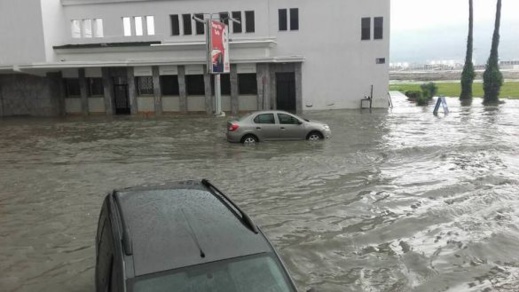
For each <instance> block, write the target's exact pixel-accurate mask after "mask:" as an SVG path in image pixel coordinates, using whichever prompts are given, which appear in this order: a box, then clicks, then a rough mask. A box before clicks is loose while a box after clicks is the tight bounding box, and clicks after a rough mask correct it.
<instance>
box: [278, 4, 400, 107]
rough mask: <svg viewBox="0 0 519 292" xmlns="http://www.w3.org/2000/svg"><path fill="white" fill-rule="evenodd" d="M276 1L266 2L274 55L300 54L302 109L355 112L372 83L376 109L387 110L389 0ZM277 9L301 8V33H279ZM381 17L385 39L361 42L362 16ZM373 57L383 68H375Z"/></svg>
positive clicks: (378, 66) (376, 66) (367, 93)
mask: <svg viewBox="0 0 519 292" xmlns="http://www.w3.org/2000/svg"><path fill="white" fill-rule="evenodd" d="M325 2H326V5H324V3H323V2H322V1H314V0H279V1H271V2H270V15H271V21H270V24H269V30H270V32H271V33H272V36H275V37H276V40H277V43H278V45H277V46H276V47H275V48H274V49H273V54H275V55H302V56H304V57H305V61H304V62H303V67H302V74H303V76H302V80H303V105H304V108H303V110H308V109H310V108H308V107H306V106H305V105H312V106H313V107H312V108H311V109H326V108H334V107H335V108H358V107H359V106H360V99H361V98H362V97H363V96H365V95H369V94H370V89H371V84H373V85H374V97H375V99H374V106H375V105H376V106H383V107H387V90H388V89H387V86H388V83H389V75H388V70H389V67H388V66H389V36H390V13H389V12H390V1H386V0H370V1H366V0H348V1H344V0H327V1H325ZM280 8H299V19H300V22H299V31H278V21H277V12H278V9H280ZM379 16H381V17H384V32H383V33H384V38H383V40H373V23H372V25H371V29H372V33H371V36H372V37H371V38H372V39H371V40H370V41H362V40H361V18H362V17H371V18H372V22H373V17H379ZM376 58H385V59H386V64H383V65H377V64H376V62H375V60H376Z"/></svg>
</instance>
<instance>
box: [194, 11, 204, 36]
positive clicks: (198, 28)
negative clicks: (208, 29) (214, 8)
mask: <svg viewBox="0 0 519 292" xmlns="http://www.w3.org/2000/svg"><path fill="white" fill-rule="evenodd" d="M193 15H194V16H195V17H197V18H200V19H204V14H203V13H196V14H193ZM195 34H197V35H203V34H205V24H204V23H203V22H198V21H195Z"/></svg>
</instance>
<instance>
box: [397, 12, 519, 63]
mask: <svg viewBox="0 0 519 292" xmlns="http://www.w3.org/2000/svg"><path fill="white" fill-rule="evenodd" d="M493 30H494V24H493V23H485V24H475V25H474V60H475V61H476V63H477V64H484V63H486V60H487V58H488V55H489V53H490V44H491V42H492V33H493ZM500 35H501V42H500V45H499V57H500V59H501V60H519V21H516V22H514V23H503V24H502V27H501V33H500ZM466 39H467V27H466V26H464V27H458V26H452V27H437V28H432V29H428V30H426V31H420V32H417V31H412V32H411V31H410V32H392V34H391V62H392V63H396V62H409V63H420V64H421V63H426V62H428V61H431V60H460V61H462V60H464V59H465V50H466Z"/></svg>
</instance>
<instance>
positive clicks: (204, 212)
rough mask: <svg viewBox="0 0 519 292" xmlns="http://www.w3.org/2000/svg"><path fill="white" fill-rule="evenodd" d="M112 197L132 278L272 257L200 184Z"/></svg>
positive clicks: (228, 208) (230, 210)
mask: <svg viewBox="0 0 519 292" xmlns="http://www.w3.org/2000/svg"><path fill="white" fill-rule="evenodd" d="M114 195H115V196H116V201H118V204H119V206H120V212H121V215H122V216H121V217H122V218H123V219H122V220H123V221H124V224H123V228H125V230H127V232H128V233H129V235H128V239H129V240H131V253H132V255H133V263H134V270H135V275H136V276H140V275H145V274H150V273H155V272H160V271H167V270H172V269H176V268H181V267H186V266H191V265H197V264H203V263H208V262H213V261H218V260H223V259H227V258H234V257H240V256H245V255H251V254H257V253H262V252H269V251H271V247H270V244H269V243H268V241H267V240H266V239H265V238H264V236H263V235H262V234H261V233H255V232H253V231H252V230H251V229H250V226H247V224H244V222H243V220H242V219H241V217H240V216H239V212H238V211H237V210H239V209H236V208H234V207H233V206H232V205H231V204H229V203H228V202H227V201H226V200H225V199H223V198H222V197H221V196H220V195H219V194H218V193H216V192H214V191H213V190H211V189H209V188H208V187H207V186H205V185H203V184H201V183H198V182H192V181H190V182H183V183H182V182H181V183H174V184H168V185H161V186H148V187H136V188H129V189H124V190H121V191H116V192H114ZM245 216H246V215H245ZM254 226H255V225H254ZM254 228H256V227H254ZM123 241H124V239H123ZM123 244H124V242H123Z"/></svg>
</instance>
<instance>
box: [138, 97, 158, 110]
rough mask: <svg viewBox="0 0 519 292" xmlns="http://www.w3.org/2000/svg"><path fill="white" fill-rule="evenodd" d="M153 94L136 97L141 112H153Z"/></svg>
mask: <svg viewBox="0 0 519 292" xmlns="http://www.w3.org/2000/svg"><path fill="white" fill-rule="evenodd" d="M154 102H155V101H154V99H153V96H139V97H137V103H138V105H137V108H138V109H139V112H141V113H150V112H151V113H154V112H155V104H154Z"/></svg>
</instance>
